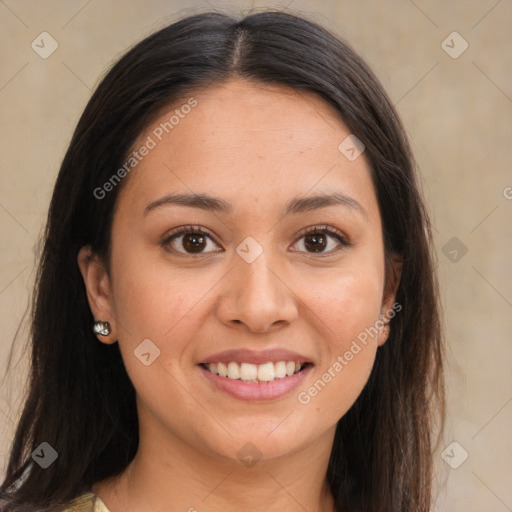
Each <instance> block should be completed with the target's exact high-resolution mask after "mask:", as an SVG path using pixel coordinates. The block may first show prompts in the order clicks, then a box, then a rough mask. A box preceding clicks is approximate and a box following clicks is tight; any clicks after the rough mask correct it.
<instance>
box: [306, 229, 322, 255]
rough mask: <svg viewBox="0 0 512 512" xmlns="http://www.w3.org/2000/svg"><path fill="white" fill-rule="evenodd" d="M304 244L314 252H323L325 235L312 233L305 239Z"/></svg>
mask: <svg viewBox="0 0 512 512" xmlns="http://www.w3.org/2000/svg"><path fill="white" fill-rule="evenodd" d="M304 243H305V245H306V247H307V248H308V249H310V250H312V251H313V252H321V251H322V250H323V249H325V243H326V237H325V235H324V234H323V233H312V234H309V235H308V236H307V237H306V238H305V242H304Z"/></svg>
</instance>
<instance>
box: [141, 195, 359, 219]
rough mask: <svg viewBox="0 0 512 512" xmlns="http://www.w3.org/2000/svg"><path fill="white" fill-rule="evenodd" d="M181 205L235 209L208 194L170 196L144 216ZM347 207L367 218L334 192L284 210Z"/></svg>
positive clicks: (151, 206) (301, 200)
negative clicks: (160, 209)
mask: <svg viewBox="0 0 512 512" xmlns="http://www.w3.org/2000/svg"><path fill="white" fill-rule="evenodd" d="M170 205H181V206H188V207H192V208H199V209H201V210H205V211H208V212H217V213H225V214H227V213H231V212H232V211H233V207H232V205H231V204H230V203H228V202H226V201H224V200H223V199H220V198H217V197H212V196H209V195H207V194H169V195H166V196H164V197H161V198H160V199H157V200H156V201H153V202H152V203H150V204H148V205H147V206H146V208H145V209H144V215H146V214H148V213H149V212H150V211H153V210H155V209H157V208H160V207H162V206H170ZM340 205H341V206H345V207H348V208H350V209H352V210H354V211H357V212H359V213H361V214H363V215H364V216H367V214H366V211H365V209H364V208H363V207H362V206H361V204H360V203H358V202H357V201H356V200H355V199H353V198H352V197H349V196H347V195H345V194H342V193H339V192H334V193H332V194H315V195H312V196H307V197H295V198H293V199H292V200H290V201H289V202H288V203H287V205H286V207H285V210H284V215H289V214H298V213H303V212H306V211H311V210H318V209H320V208H326V207H329V206H340Z"/></svg>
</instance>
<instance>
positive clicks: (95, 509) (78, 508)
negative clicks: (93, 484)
mask: <svg viewBox="0 0 512 512" xmlns="http://www.w3.org/2000/svg"><path fill="white" fill-rule="evenodd" d="M64 512H109V510H108V508H107V507H106V506H105V504H104V503H103V501H101V499H100V498H99V497H98V496H96V494H94V493H93V492H86V493H84V494H82V495H80V496H78V497H77V498H75V499H74V500H73V501H70V502H69V504H68V506H67V508H65V509H64Z"/></svg>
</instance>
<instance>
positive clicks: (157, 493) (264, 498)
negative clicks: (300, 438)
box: [93, 427, 335, 512]
mask: <svg viewBox="0 0 512 512" xmlns="http://www.w3.org/2000/svg"><path fill="white" fill-rule="evenodd" d="M141 434H142V433H141ZM140 439H141V441H140V444H139V448H138V451H137V454H136V456H135V458H134V459H133V461H132V462H131V463H130V465H129V466H128V467H127V469H126V470H125V471H124V472H123V473H122V474H121V475H120V476H119V477H116V478H115V479H109V480H106V481H103V482H99V483H97V484H95V485H94V486H93V491H94V492H95V493H96V494H98V495H99V496H100V498H102V500H103V501H104V502H105V504H106V506H107V507H108V508H109V510H110V512H121V511H123V512H132V511H137V512H149V511H151V512H160V511H161V512H164V511H165V512H170V511H180V512H182V511H188V512H202V511H208V512H217V511H226V510H251V511H254V512H259V511H265V512H274V511H275V512H299V511H300V512H303V511H304V510H308V511H310V512H331V511H334V510H335V507H334V501H333V498H332V496H331V494H330V491H329V490H328V488H327V485H326V480H325V476H326V472H327V465H328V461H329V456H330V451H331V448H332V442H333V439H334V427H333V428H332V429H330V430H329V431H327V432H326V433H325V434H324V435H323V436H322V437H321V438H319V439H317V440H315V441H314V442H313V443H311V444H309V445H308V446H306V447H303V448H302V449H299V450H297V451H296V452H294V453H293V454H288V455H286V456H283V457H278V458H273V459H260V460H259V461H257V462H256V463H255V464H254V465H252V466H248V465H244V464H243V463H241V462H240V461H239V460H232V459H227V458H225V459H223V458H220V457H219V456H218V455H217V456H215V455H206V454H205V453H204V452H201V451H199V450H197V449H196V448H194V447H192V446H190V445H189V444H186V443H184V442H183V441H182V440H178V439H176V438H172V436H171V439H170V440H169V437H168V432H167V437H164V436H160V435H155V434H154V432H153V434H152V435H151V436H144V435H141V438H140ZM163 439H166V442H165V447H164V443H163V442H162V440H163Z"/></svg>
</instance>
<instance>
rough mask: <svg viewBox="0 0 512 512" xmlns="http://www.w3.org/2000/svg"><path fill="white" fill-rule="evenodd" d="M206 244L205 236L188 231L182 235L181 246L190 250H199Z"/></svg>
mask: <svg viewBox="0 0 512 512" xmlns="http://www.w3.org/2000/svg"><path fill="white" fill-rule="evenodd" d="M205 246H206V238H205V237H204V236H203V235H200V234H197V233H189V234H187V235H185V236H184V237H183V247H184V248H185V249H186V250H187V251H190V252H201V251H202V250H203V249H204V248H205Z"/></svg>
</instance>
